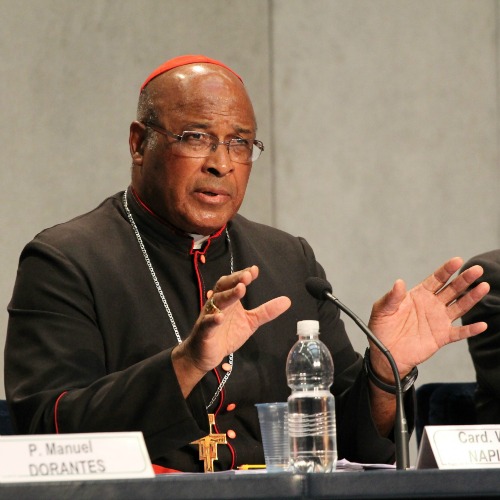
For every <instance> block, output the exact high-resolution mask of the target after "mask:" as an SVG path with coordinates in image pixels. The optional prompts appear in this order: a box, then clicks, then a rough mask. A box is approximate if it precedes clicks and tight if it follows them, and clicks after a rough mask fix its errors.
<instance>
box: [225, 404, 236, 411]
mask: <svg viewBox="0 0 500 500" xmlns="http://www.w3.org/2000/svg"><path fill="white" fill-rule="evenodd" d="M235 408H236V404H234V403H229V404H228V405H227V408H226V410H227V411H233V410H234V409H235Z"/></svg>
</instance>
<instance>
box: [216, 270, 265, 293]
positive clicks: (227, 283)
mask: <svg viewBox="0 0 500 500" xmlns="http://www.w3.org/2000/svg"><path fill="white" fill-rule="evenodd" d="M258 276H259V268H258V267H257V266H251V267H247V268H245V269H242V270H241V271H236V272H235V273H233V274H229V275H228V276H221V277H220V278H219V279H218V280H217V283H216V284H215V286H214V289H213V291H214V292H223V291H225V290H230V289H231V288H234V287H235V286H236V285H237V284H238V283H243V284H244V285H249V284H250V283H251V282H252V281H253V280H255V279H256V278H257V277H258Z"/></svg>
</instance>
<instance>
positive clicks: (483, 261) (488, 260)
mask: <svg viewBox="0 0 500 500" xmlns="http://www.w3.org/2000/svg"><path fill="white" fill-rule="evenodd" d="M475 264H479V265H481V266H482V267H483V269H484V274H483V276H482V277H481V278H480V279H479V280H478V281H477V283H479V282H483V281H487V282H488V283H489V284H490V292H489V293H488V295H486V297H485V298H483V300H482V301H481V302H479V304H477V305H476V306H474V307H473V308H472V309H471V310H470V311H469V312H468V313H467V314H465V315H464V316H463V318H462V323H463V324H464V325H468V324H471V323H475V322H477V321H485V322H486V323H487V324H488V329H487V330H486V331H485V332H483V333H481V334H479V335H477V336H475V337H471V338H469V339H468V344H469V351H470V354H471V357H472V362H473V363H474V368H475V370H476V378H477V382H478V391H477V395H476V412H477V417H478V423H491V424H495V423H499V422H500V363H499V360H500V250H495V251H491V252H487V253H484V254H481V255H478V256H476V257H474V258H472V259H471V260H469V261H468V262H467V263H466V264H465V265H464V269H466V268H469V267H471V266H473V265H475Z"/></svg>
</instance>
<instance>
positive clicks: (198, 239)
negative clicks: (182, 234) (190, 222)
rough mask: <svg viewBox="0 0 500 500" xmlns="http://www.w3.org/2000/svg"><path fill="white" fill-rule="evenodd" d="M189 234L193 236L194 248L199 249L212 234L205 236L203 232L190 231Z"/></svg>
mask: <svg viewBox="0 0 500 500" xmlns="http://www.w3.org/2000/svg"><path fill="white" fill-rule="evenodd" d="M189 236H191V238H193V250H199V249H200V248H201V247H202V246H203V243H205V241H207V240H208V239H209V238H210V236H203V235H202V234H191V233H189Z"/></svg>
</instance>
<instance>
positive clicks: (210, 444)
mask: <svg viewBox="0 0 500 500" xmlns="http://www.w3.org/2000/svg"><path fill="white" fill-rule="evenodd" d="M208 424H209V434H208V436H205V437H202V438H200V439H197V440H196V441H193V442H192V443H190V444H197V445H198V448H199V450H200V460H203V466H204V468H205V472H213V471H214V460H217V445H219V444H226V443H227V440H226V435H225V434H215V433H213V432H212V428H213V426H214V425H215V415H214V414H213V413H209V414H208Z"/></svg>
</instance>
